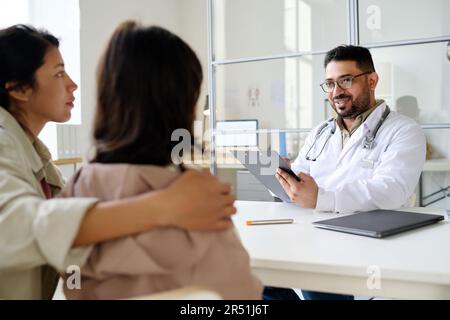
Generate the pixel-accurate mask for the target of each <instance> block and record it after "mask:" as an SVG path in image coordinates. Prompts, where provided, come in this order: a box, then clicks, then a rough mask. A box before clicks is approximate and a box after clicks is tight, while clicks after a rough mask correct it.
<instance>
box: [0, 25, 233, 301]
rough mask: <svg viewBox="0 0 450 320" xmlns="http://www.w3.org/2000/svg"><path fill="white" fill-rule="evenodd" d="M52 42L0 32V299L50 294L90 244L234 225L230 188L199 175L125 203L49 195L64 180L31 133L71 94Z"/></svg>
mask: <svg viewBox="0 0 450 320" xmlns="http://www.w3.org/2000/svg"><path fill="white" fill-rule="evenodd" d="M58 45H59V42H58V40H57V39H56V38H55V37H54V36H52V35H51V34H49V33H47V32H45V31H41V30H36V29H34V28H32V27H29V26H24V25H15V26H12V27H9V28H7V29H3V30H0V299H41V298H51V296H52V294H53V292H54V288H55V284H56V281H57V279H58V278H57V273H56V272H55V271H54V269H53V268H56V269H57V270H59V271H60V272H64V271H65V269H66V268H67V266H69V265H79V266H81V265H83V264H84V263H85V261H86V259H87V257H88V256H89V253H90V250H91V247H90V246H89V245H91V244H95V243H99V242H102V241H106V240H111V239H116V238H119V237H123V236H127V235H131V234H137V233H139V232H143V231H147V230H150V229H155V228H160V227H172V226H175V227H179V228H182V229H189V230H218V229H220V230H222V229H229V228H230V227H231V226H232V223H231V221H230V218H229V217H230V215H232V214H234V212H235V208H234V207H233V201H234V197H233V196H232V195H231V194H230V187H229V186H228V185H226V184H222V183H220V182H219V181H217V179H216V178H214V177H213V176H211V175H210V174H209V173H206V172H201V173H200V172H195V171H191V170H190V171H188V172H186V173H184V174H183V175H181V177H180V178H179V179H177V180H176V181H174V183H173V184H170V185H169V184H167V185H166V186H167V188H165V189H163V190H159V191H157V192H145V193H141V194H140V195H138V196H134V197H130V198H127V199H117V200H114V201H104V202H101V200H103V199H99V198H95V197H93V198H76V199H69V198H67V199H53V197H54V196H56V195H57V194H58V193H59V191H60V190H61V189H62V187H63V185H64V181H63V178H62V176H61V174H60V173H59V171H58V169H57V168H56V167H55V165H54V164H53V163H52V162H51V155H50V153H49V151H48V149H47V148H46V147H45V145H44V144H43V143H42V142H41V141H40V140H39V139H38V138H37V136H38V134H39V132H40V131H41V130H42V128H43V127H44V125H45V124H46V123H47V122H49V121H55V122H64V121H67V120H68V119H69V118H70V114H71V110H72V108H73V102H74V96H73V92H74V91H75V90H76V89H77V85H76V84H75V83H74V82H73V81H72V80H71V79H70V77H69V76H68V75H67V73H66V72H65V69H64V61H63V59H62V57H61V54H60V52H59V50H58ZM124 120H125V119H124ZM129 129H130V130H131V131H130V132H133V126H131V127H130V128H129ZM105 141H106V140H105ZM107 147H108V148H110V147H111V146H110V145H109V144H108V145H107ZM100 149H101V148H100ZM106 150H110V149H106ZM75 247H76V248H75ZM49 266H51V267H49Z"/></svg>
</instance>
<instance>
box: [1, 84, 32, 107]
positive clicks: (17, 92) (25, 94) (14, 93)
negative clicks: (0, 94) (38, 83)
mask: <svg viewBox="0 0 450 320" xmlns="http://www.w3.org/2000/svg"><path fill="white" fill-rule="evenodd" d="M5 89H6V91H7V92H8V95H9V96H10V97H11V99H14V100H17V101H19V102H27V101H28V100H29V99H30V95H31V92H32V88H31V87H30V86H29V85H20V84H18V83H17V82H15V81H10V82H7V83H6V84H5Z"/></svg>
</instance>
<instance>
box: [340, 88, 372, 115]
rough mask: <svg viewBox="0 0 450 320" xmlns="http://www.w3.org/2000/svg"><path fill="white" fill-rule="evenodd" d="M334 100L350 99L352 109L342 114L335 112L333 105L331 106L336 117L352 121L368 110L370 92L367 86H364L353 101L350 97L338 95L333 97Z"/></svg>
mask: <svg viewBox="0 0 450 320" xmlns="http://www.w3.org/2000/svg"><path fill="white" fill-rule="evenodd" d="M334 98H350V99H351V102H352V107H351V108H350V110H348V111H346V112H344V113H339V112H337V110H336V107H335V106H334V104H332V107H333V109H334V111H336V113H337V114H338V115H340V116H341V117H342V118H343V119H354V118H356V117H357V116H359V115H360V114H361V113H363V112H365V111H367V110H369V109H370V90H369V88H368V86H366V87H365V88H364V91H363V93H362V94H361V95H360V96H359V97H358V98H357V99H356V100H354V101H353V97H352V96H348V95H346V94H340V95H339V96H337V97H334ZM334 98H333V99H334Z"/></svg>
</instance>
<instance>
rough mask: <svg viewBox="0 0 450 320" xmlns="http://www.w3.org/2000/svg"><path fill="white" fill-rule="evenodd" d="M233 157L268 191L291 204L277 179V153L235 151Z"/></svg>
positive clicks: (278, 159)
mask: <svg viewBox="0 0 450 320" xmlns="http://www.w3.org/2000/svg"><path fill="white" fill-rule="evenodd" d="M232 153H233V155H234V156H235V157H236V159H238V160H239V162H240V163H242V164H243V165H244V167H245V168H246V169H247V170H248V171H249V172H250V173H251V174H253V175H254V176H255V177H256V179H258V180H259V182H261V183H262V184H263V185H264V186H265V187H266V188H267V189H268V190H270V191H271V192H272V193H273V194H275V195H276V196H277V197H278V198H280V199H281V200H283V201H285V202H291V199H289V196H288V195H287V194H286V192H285V191H284V189H283V187H282V186H281V184H280V183H279V182H278V180H277V178H276V177H275V173H276V172H277V168H278V167H279V165H280V162H279V161H280V156H279V155H278V153H277V152H275V151H271V152H269V153H263V152H260V151H255V150H249V151H233V152H232Z"/></svg>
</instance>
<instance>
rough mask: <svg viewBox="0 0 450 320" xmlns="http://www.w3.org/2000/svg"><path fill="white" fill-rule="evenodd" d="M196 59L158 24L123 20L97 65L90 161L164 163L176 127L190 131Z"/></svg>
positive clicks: (196, 87) (198, 67) (195, 96)
mask: <svg viewBox="0 0 450 320" xmlns="http://www.w3.org/2000/svg"><path fill="white" fill-rule="evenodd" d="M201 82H202V69H201V65H200V62H199V60H198V58H197V56H196V55H195V53H194V52H193V51H192V49H191V48H190V47H189V46H188V45H187V44H186V43H185V42H184V41H183V40H181V39H180V38H179V37H177V36H176V35H174V34H172V33H171V32H169V31H167V30H165V29H163V28H160V27H155V26H152V27H142V26H140V25H138V24H137V23H135V22H132V21H128V22H125V23H122V24H121V25H120V26H119V27H118V28H117V29H116V30H115V32H114V33H113V35H112V37H111V39H110V41H109V44H108V46H107V49H106V52H105V53H104V55H103V57H102V59H101V61H100V65H99V68H98V88H97V94H98V97H97V99H98V100H97V112H96V116H95V123H94V147H95V149H96V154H95V157H94V159H93V160H92V161H93V162H103V163H134V164H155V165H167V164H169V163H171V158H170V155H171V150H172V148H173V147H174V146H175V144H176V142H173V141H171V135H172V132H173V131H174V130H176V129H179V128H182V129H187V130H189V131H190V132H191V133H192V125H193V121H194V117H195V112H194V109H195V104H196V102H197V99H198V96H199V93H200V85H201Z"/></svg>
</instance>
